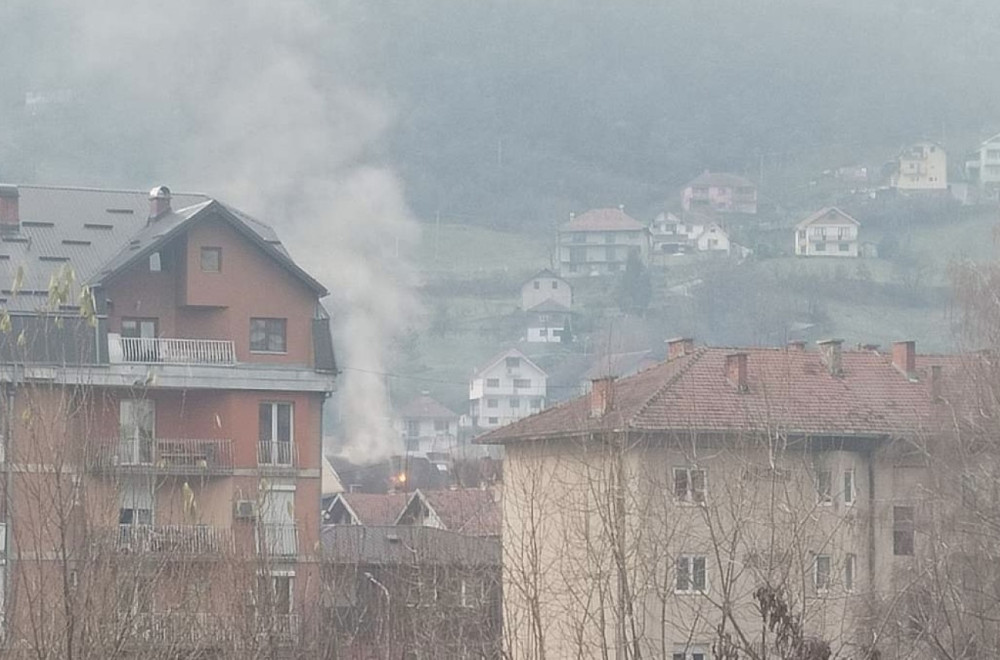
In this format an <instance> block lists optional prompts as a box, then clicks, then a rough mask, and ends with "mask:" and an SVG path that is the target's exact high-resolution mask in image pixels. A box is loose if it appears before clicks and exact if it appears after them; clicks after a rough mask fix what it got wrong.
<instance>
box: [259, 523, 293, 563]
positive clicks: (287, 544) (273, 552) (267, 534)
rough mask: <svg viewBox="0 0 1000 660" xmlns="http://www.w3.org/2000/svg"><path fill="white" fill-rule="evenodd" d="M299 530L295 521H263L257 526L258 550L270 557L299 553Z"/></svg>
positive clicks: (289, 555) (291, 555)
mask: <svg viewBox="0 0 1000 660" xmlns="http://www.w3.org/2000/svg"><path fill="white" fill-rule="evenodd" d="M298 548H299V530H298V528H297V527H296V526H295V524H294V523H261V524H260V525H259V526H258V527H257V552H259V553H260V554H262V555H266V556H269V557H294V556H295V555H297V554H298Z"/></svg>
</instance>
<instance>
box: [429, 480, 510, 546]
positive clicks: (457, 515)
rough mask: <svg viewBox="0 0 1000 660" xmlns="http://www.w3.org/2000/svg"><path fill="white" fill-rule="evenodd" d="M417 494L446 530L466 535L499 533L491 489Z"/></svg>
mask: <svg viewBox="0 0 1000 660" xmlns="http://www.w3.org/2000/svg"><path fill="white" fill-rule="evenodd" d="M420 494H421V495H423V497H424V500H425V501H426V502H427V504H428V505H430V507H431V508H432V509H434V512H435V513H436V514H437V515H438V518H439V519H440V520H441V522H442V523H443V524H444V526H445V528H446V529H448V530H449V531H452V532H458V533H460V534H468V535H470V536H499V535H500V505H499V504H498V503H497V501H496V498H495V497H494V495H493V492H492V491H489V490H478V489H471V488H467V489H460V490H430V491H426V492H424V491H421V492H420Z"/></svg>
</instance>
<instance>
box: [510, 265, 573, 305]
mask: <svg viewBox="0 0 1000 660" xmlns="http://www.w3.org/2000/svg"><path fill="white" fill-rule="evenodd" d="M546 300H554V301H555V302H557V303H559V304H560V305H562V306H564V307H567V308H568V307H572V306H573V288H572V287H571V286H570V284H569V282H567V281H566V280H564V279H563V278H561V277H559V276H558V275H556V274H555V273H553V272H552V271H550V270H543V271H540V272H538V273H535V275H534V276H533V277H531V279H529V280H528V281H527V282H525V283H524V284H523V285H521V309H522V310H523V311H528V310H529V309H531V308H532V307H535V306H536V305H540V304H541V303H543V302H545V301H546Z"/></svg>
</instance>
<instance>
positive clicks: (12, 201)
mask: <svg viewBox="0 0 1000 660" xmlns="http://www.w3.org/2000/svg"><path fill="white" fill-rule="evenodd" d="M20 196H21V195H20V193H19V192H18V191H17V186H4V185H0V231H7V232H10V231H17V230H18V229H19V228H20V226H21V213H20V209H19V206H20V203H19V198H20Z"/></svg>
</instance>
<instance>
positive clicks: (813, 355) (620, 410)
mask: <svg viewBox="0 0 1000 660" xmlns="http://www.w3.org/2000/svg"><path fill="white" fill-rule="evenodd" d="M736 351H739V352H742V353H745V354H746V355H747V366H748V368H747V373H748V377H747V381H748V389H747V390H746V391H742V392H741V391H739V390H738V389H737V388H736V387H735V386H734V385H733V384H732V383H731V382H730V381H729V380H728V378H727V377H726V373H725V365H726V356H727V355H730V354H732V353H734V352H736ZM841 358H842V374H841V375H839V376H834V375H831V374H830V372H829V370H828V369H827V368H826V367H825V366H824V364H823V362H822V360H821V357H820V353H819V352H817V351H803V350H796V349H792V348H789V349H785V348H780V349H779V348H747V349H733V348H700V349H697V350H695V351H694V352H692V353H689V354H687V355H683V356H680V357H677V358H674V359H673V360H669V361H666V362H661V363H659V364H657V365H656V366H653V367H650V368H648V369H646V370H644V371H641V372H639V373H638V374H635V375H634V376H630V377H628V378H623V379H621V380H619V381H617V382H616V383H615V384H614V405H613V409H612V410H611V412H609V413H608V414H606V415H604V416H603V417H597V418H594V417H591V415H590V402H589V399H588V397H586V396H584V397H580V398H577V399H574V400H571V401H568V402H566V403H564V404H561V405H559V406H556V407H554V408H550V409H548V410H545V411H542V412H541V413H538V414H536V415H532V416H530V417H527V418H524V419H521V420H519V421H517V422H514V423H513V424H510V425H507V426H504V427H503V428H500V429H497V430H494V431H492V432H490V433H488V434H486V435H483V436H480V437H479V438H477V440H476V441H477V442H478V443H481V444H501V443H509V442H517V441H521V440H531V439H541V438H547V437H560V436H569V435H577V434H581V433H587V432H592V431H608V430H616V429H636V430H645V431H652V432H656V431H700V432H737V431H764V430H770V431H782V432H785V433H792V434H794V433H803V434H813V435H817V434H822V435H857V436H873V435H878V436H882V435H897V434H903V433H909V432H914V431H917V430H919V429H921V428H924V427H926V426H927V425H928V424H930V423H931V422H932V421H933V420H932V417H933V411H934V410H935V409H936V407H935V406H934V405H932V402H931V395H930V385H929V380H930V377H929V373H930V367H931V366H932V365H941V366H942V367H943V368H944V370H945V372H946V373H947V372H949V371H951V372H954V371H956V369H955V366H956V360H957V357H956V356H939V357H935V356H920V358H919V359H918V361H917V365H918V373H917V376H918V377H917V379H915V380H913V381H911V380H910V379H909V378H907V377H906V376H905V375H904V374H902V373H901V372H900V371H899V370H897V369H896V367H894V366H893V365H892V361H891V357H890V356H889V355H885V354H880V353H877V352H874V351H848V350H845V351H843V352H842V356H841Z"/></svg>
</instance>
